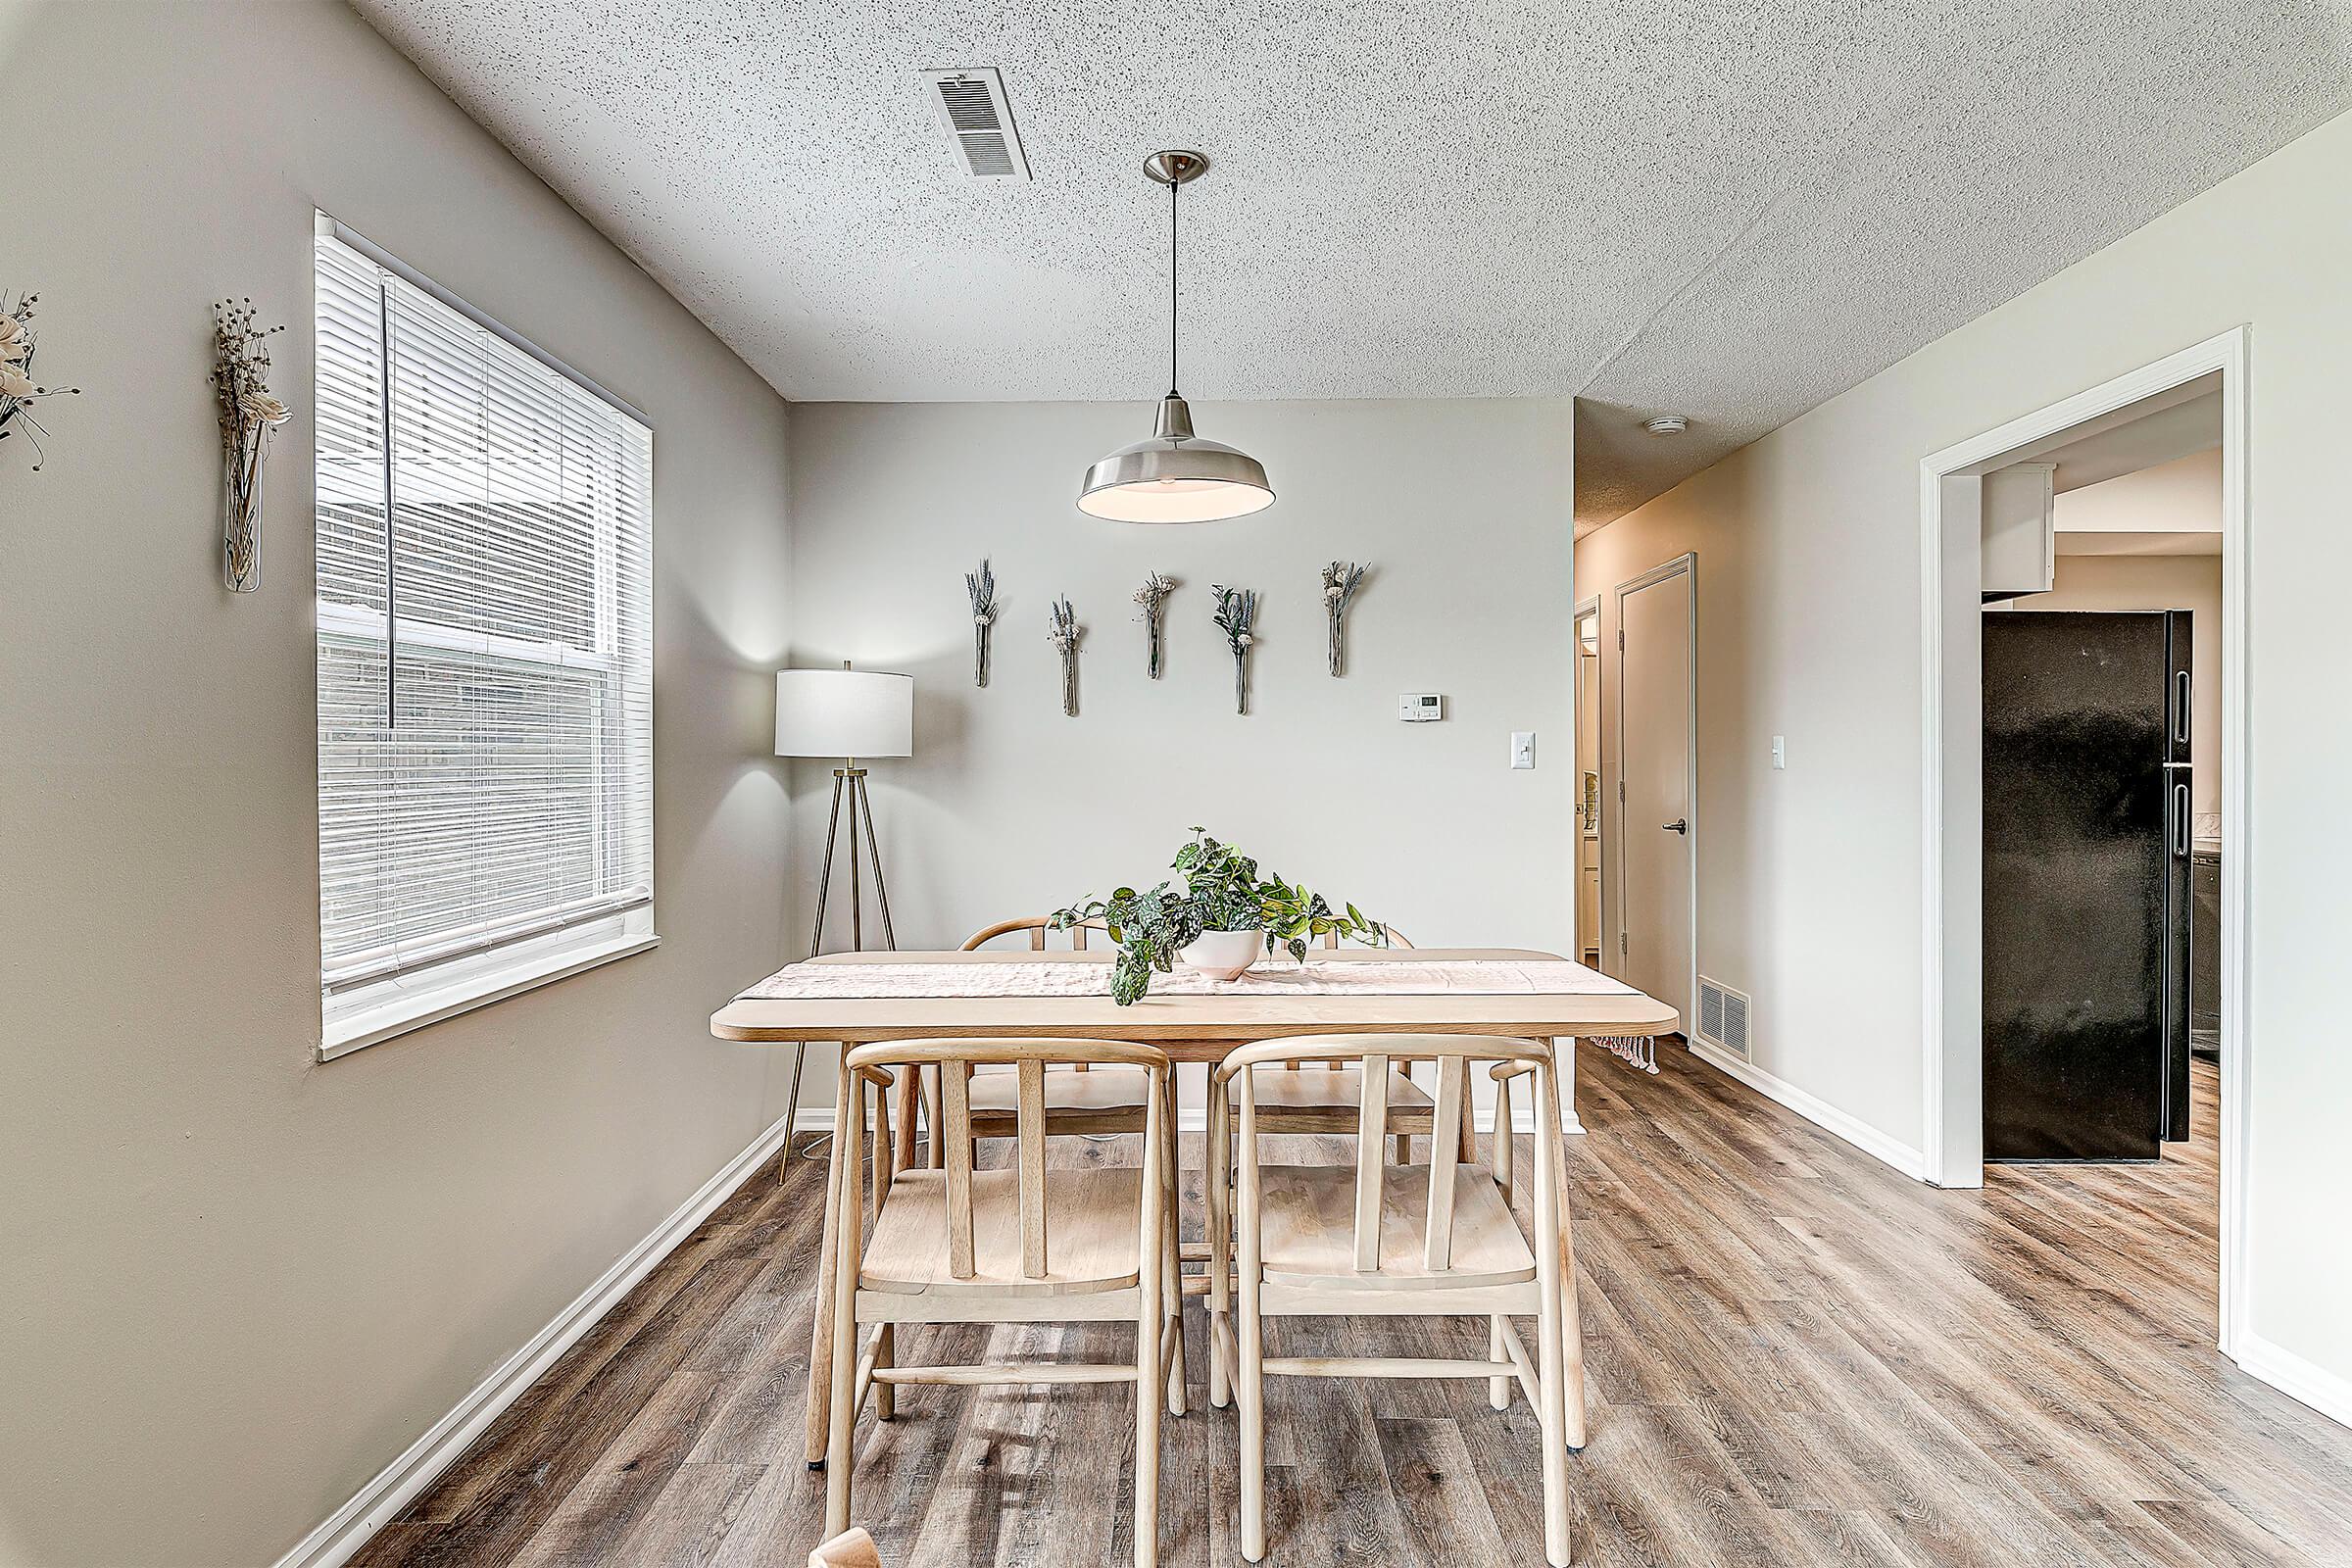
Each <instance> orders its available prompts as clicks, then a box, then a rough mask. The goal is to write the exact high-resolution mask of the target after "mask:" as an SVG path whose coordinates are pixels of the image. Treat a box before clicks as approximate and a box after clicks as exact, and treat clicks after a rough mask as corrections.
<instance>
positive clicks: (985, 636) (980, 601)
mask: <svg viewBox="0 0 2352 1568" xmlns="http://www.w3.org/2000/svg"><path fill="white" fill-rule="evenodd" d="M963 587H964V591H965V592H966V593H968V594H970V595H971V598H972V684H973V685H975V686H985V685H987V684H988V644H989V628H991V627H992V626H994V625H995V624H996V622H997V574H996V573H995V572H993V571H991V570H989V569H988V562H987V561H986V560H985V559H984V560H982V561H981V563H980V569H979V570H978V571H967V572H965V573H964V574H963Z"/></svg>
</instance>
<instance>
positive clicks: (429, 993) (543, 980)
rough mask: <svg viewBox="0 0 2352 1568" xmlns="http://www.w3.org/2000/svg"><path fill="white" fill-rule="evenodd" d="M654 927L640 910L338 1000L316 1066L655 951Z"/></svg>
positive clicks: (649, 911)
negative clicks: (426, 978)
mask: <svg viewBox="0 0 2352 1568" xmlns="http://www.w3.org/2000/svg"><path fill="white" fill-rule="evenodd" d="M653 920H654V911H653V907H652V906H651V905H650V904H649V905H641V906H639V907H636V908H633V909H627V910H624V911H622V912H620V913H618V914H615V915H613V916H610V917H608V918H606V919H602V920H599V921H597V922H596V923H595V924H594V925H593V926H589V927H586V928H579V927H573V928H568V929H565V930H563V931H557V932H551V933H549V935H548V936H546V937H543V938H540V939H539V940H537V941H534V942H522V943H513V944H509V945H506V946H503V947H499V948H494V949H492V950H490V951H489V952H488V953H485V954H483V955H481V956H478V957H477V958H474V959H472V960H458V961H455V962H452V963H450V964H447V965H443V966H441V967H438V968H435V969H432V970H428V971H425V973H427V974H429V975H431V976H433V977H434V978H433V979H432V980H430V981H424V982H420V981H419V980H418V979H417V978H416V977H415V976H408V977H403V978H396V979H392V980H386V981H383V982H382V983H380V984H379V985H374V986H369V987H367V988H365V989H362V990H358V991H353V992H350V993H348V994H347V995H346V996H344V997H338V998H337V999H336V1002H337V1004H338V1007H337V1011H336V1014H335V1016H333V1017H332V1018H328V1019H326V1020H325V1022H324V1023H323V1024H322V1025H321V1027H320V1029H319V1060H320V1061H332V1060H334V1059H335V1058H336V1057H337V1056H348V1055H350V1054H352V1053H353V1052H355V1051H360V1050H364V1049H365V1048H367V1047H368V1046H379V1045H382V1044H383V1043H384V1042H385V1041H387V1040H391V1039H395V1038H397V1037H398V1036H401V1035H405V1034H407V1033H409V1032H410V1031H412V1030H416V1029H422V1028H423V1027H424V1026H425V1025H427V1024H434V1023H439V1022H441V1020H443V1019H444V1018H454V1017H456V1016H457V1015H458V1014H459V1013H461V1012H470V1011H472V1010H473V1009H474V1008H476V1007H486V1006H488V1005H490V1004H492V1003H493V1002H504V1001H505V1000H506V999H507V998H509V997H512V996H516V995H519V994H520V993H522V992H525V991H532V990H536V989H537V988H538V987H540V986H544V985H552V984H554V983H555V982H556V981H558V980H562V979H564V978H566V977H567V976H570V975H575V974H578V973H580V972H581V971H582V970H585V969H593V968H595V967H596V966H597V965H598V964H603V963H611V962H613V960H614V959H615V958H625V957H628V956H630V955H632V954H637V953H643V952H645V951H646V950H647V949H648V948H656V947H660V946H661V945H662V939H661V938H660V937H658V936H656V935H655V934H654V926H653ZM371 996H373V997H378V998H380V999H381V1000H378V1001H376V1002H373V1003H372V1004H370V1003H369V1002H368V1001H367V1000H366V999H368V998H369V997H371ZM355 998H356V999H359V1001H358V1003H357V1005H353V1002H352V999H355Z"/></svg>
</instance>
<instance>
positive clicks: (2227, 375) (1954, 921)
mask: <svg viewBox="0 0 2352 1568" xmlns="http://www.w3.org/2000/svg"><path fill="white" fill-rule="evenodd" d="M2246 352H2247V328H2246V327H2244V326H2242V325H2240V326H2236V327H2232V328H2231V329H2229V331H2226V332H2222V333H2219V334H2217V335H2216V336H2213V337H2210V338H2207V339H2206V340H2205V341H2203V342H2202V343H2196V344H2192V345H2190V346H2189V347H2187V348H2184V349H2181V350H2180V351H2179V352H2178V353H2175V354H2170V355H2167V356H2166V357H2164V358H2163V359H2161V360H2158V361H2156V362H2154V363H2153V364H2150V365H2145V366H2142V367H2141V368H2138V369H2136V370H2132V371H2131V372H2129V373H2128V374H2124V375H2119V376H2117V377H2115V378H2114V379H2113V380H2110V381H2106V382H2103V383H2101V384H2099V385H2097V386H2094V387H2090V388H2088V389H2087V390H2084V391H2082V392H2078V393H2076V394H2075V395H2074V396H2072V397H2069V398H2064V399H2061V400H2060V401H2058V402H2056V403H2053V404H2050V405H2049V406H2047V407H2046V408H2042V409H2037V410H2035V411H2034V412H2033V413H2031V414H2026V415H2022V416H2020V417H2017V418H2014V419H2011V420H2010V421H2008V422H2007V423H2006V424H2002V425H1999V426H1997V427H1995V428H1993V429H1990V430H1987V431H1985V432H1984V433H1983V434H1981V435H1977V436H1972V437H1971V438H1969V439H1968V440H1966V441H1961V442H1958V443H1956V444H1954V445H1952V446H1948V447H1945V448H1944V449H1942V450H1941V451H1939V452H1935V453H1932V454H1930V455H1929V456H1927V457H1925V458H1923V459H1921V460H1920V465H1919V495H1920V612H1921V613H1920V637H1921V643H1920V654H1921V660H1920V666H1921V679H1922V699H1923V711H1924V715H1925V723H1924V725H1923V732H1924V733H1923V741H1924V755H1923V760H1924V764H1925V765H1924V768H1923V797H1922V807H1923V811H1922V819H1923V832H1922V839H1921V856H1922V858H1921V871H1922V889H1923V904H1922V911H1923V916H1924V918H1923V921H1922V930H1923V933H1924V940H1923V944H1922V949H1921V965H1922V967H1921V979H1922V986H1921V990H1922V996H1923V1007H1922V1019H1921V1023H1922V1027H1921V1042H1920V1049H1921V1058H1922V1071H1921V1075H1920V1081H1921V1086H1922V1091H1923V1103H1922V1120H1921V1132H1922V1138H1921V1152H1922V1155H1923V1160H1922V1164H1923V1167H1924V1169H1925V1171H1926V1174H1927V1179H1928V1180H1929V1181H1931V1182H1933V1183H1935V1184H1936V1186H1939V1187H1982V1186H1983V1185H1984V1184H1985V1157H1984V1156H1985V1142H1984V1140H1985V1070H1984V986H1985V956H1984V918H1985V908H1984V881H1983V876H1984V850H1985V836H1984V789H1983V768H1984V723H1985V693H1984V679H1983V676H1984V670H1983V663H1982V657H1983V656H1982V647H1983V642H1982V637H1983V618H1984V609H1983V602H1982V594H1983V588H1984V560H1983V555H1982V543H1981V540H1982V528H1981V525H1980V523H1979V521H1978V518H1979V515H1980V514H1979V512H1978V509H1977V506H1976V502H1977V499H1978V495H1979V485H1980V483H1981V480H1980V477H1979V476H1978V474H1976V473H1972V472H1970V471H1969V470H1970V469H1972V468H1982V467H1983V466H1985V465H1988V464H1989V463H1990V462H1991V460H1993V459H1995V458H1998V457H2000V456H2002V455H2003V454H2005V453H2007V452H2010V451H2012V450H2014V449H2015V448H2017V447H2020V446H2024V445H2025V444H2027V443H2028V442H2032V441H2037V440H2040V439H2042V438H2043V437H2045V436H2051V435H2055V434H2057V433H2058V432H2060V431H2062V430H2065V429H2067V428H2068V427H2070V426H2072V425H2076V424H2080V423H2082V421H2083V420H2085V419H2090V418H2095V417H2098V416H2100V415H2102V414H2108V413H2112V412H2113V411H2115V410H2117V409H2120V408H2122V407H2124V406H2125V405H2127V404H2131V403H2136V402H2138V401H2139V400H2140V399H2142V398H2146V397H2150V396H2153V395H2154V394H2156V393H2159V392H2163V391H2167V390H2169V389H2170V388H2173V387H2176V386H2180V385H2181V384H2183V383H2184V382H2188V381H2193V380H2196V379H2197V378H2198V377H2200V376H2205V375H2210V374H2213V373H2214V372H2216V371H2219V372H2220V374H2221V378H2222V626H2221V635H2222V643H2221V648H2222V706H2223V714H2222V744H2221V758H2220V762H2221V767H2222V991H2223V995H2222V1009H2221V1014H2222V1049H2221V1082H2222V1114H2221V1146H2222V1147H2221V1254H2222V1255H2221V1310H2220V1324H2221V1333H2220V1337H2219V1342H2218V1343H2219V1348H2220V1349H2221V1350H2222V1352H2223V1353H2224V1354H2226V1355H2229V1356H2232V1357H2234V1356H2236V1355H2237V1354H2238V1347H2239V1345H2240V1343H2241V1342H2242V1340H2243V1338H2244V1336H2245V1334H2246V1315H2245V1287H2246V1268H2245V1259H2246V1169H2247V1140H2248V1136H2249V1132H2250V1129H2251V1127H2252V1118H2251V1116H2250V1114H2249V1111H2250V1109H2251V1107H2250V1105H2249V1099H2250V1096H2249V1095H2248V1092H2247V1091H2248V1086H2249V1083H2250V1080H2251V1076H2252V1074H2251V1070H2250V1064H2249V1057H2250V1054H2251V1051H2252V1046H2253V1030H2252V1021H2253V1008H2252V995H2251V993H2252V989H2253V988H2252V986H2251V985H2250V983H2249V981H2250V978H2251V976H2252V973H2253V965H2252V953H2253V931H2252V926H2251V918H2250V916H2251V911H2252V908H2253V905H2252V900H2251V888H2252V871H2253V866H2252V854H2251V852H2252V848H2253V841H2252V835H2251V831H2250V822H2249V820H2248V815H2247V808H2248V802H2249V800H2250V799H2251V794H2250V791H2249V789H2248V786H2249V784H2250V783H2251V781H2252V779H2251V773H2250V759H2251V754H2252V750H2253V747H2252V733H2253V726H2252V722H2251V720H2252V705H2251V703H2250V702H2249V700H2248V698H2249V694H2250V692H2251V690H2252V680H2251V674H2252V670H2251V666H2250V662H2249V660H2248V657H2247V626H2246V609H2247V586H2248V585H2247V563H2248V561H2249V560H2250V559H2251V549H2250V545H2251V541H2250V540H2249V539H2248V537H2247V534H2248V531H2249V530H2248V523H2249V509H2248V507H2247V505H2246V498H2247V493H2248V492H2247V471H2246V453H2247V425H2246Z"/></svg>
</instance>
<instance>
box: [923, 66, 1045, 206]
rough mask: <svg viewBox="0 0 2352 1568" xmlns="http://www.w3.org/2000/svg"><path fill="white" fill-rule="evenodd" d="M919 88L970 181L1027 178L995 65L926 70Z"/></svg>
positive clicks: (1018, 141) (1001, 81)
mask: <svg viewBox="0 0 2352 1568" xmlns="http://www.w3.org/2000/svg"><path fill="white" fill-rule="evenodd" d="M923 87H924V90H925V91H926V92H928V93H929V94H930V98H931V107H932V108H933V109H935V110H937V111H938V112H939V119H940V123H942V124H943V125H945V126H946V127H947V131H948V140H949V141H951V142H953V143H954V144H955V147H956V159H957V160H958V161H959V162H960V163H961V164H962V165H963V170H964V172H965V173H967V174H970V175H971V176H972V177H973V178H975V179H1027V178H1028V177H1029V160H1028V159H1027V158H1025V157H1023V156H1022V154H1021V134H1020V132H1019V131H1017V130H1015V129H1013V126H1012V106H1011V105H1010V104H1008V103H1006V102H1005V78H1004V77H1003V76H1000V75H999V74H997V69H996V68H995V67H994V66H970V67H966V68H964V69H962V70H956V71H926V72H924V73H923Z"/></svg>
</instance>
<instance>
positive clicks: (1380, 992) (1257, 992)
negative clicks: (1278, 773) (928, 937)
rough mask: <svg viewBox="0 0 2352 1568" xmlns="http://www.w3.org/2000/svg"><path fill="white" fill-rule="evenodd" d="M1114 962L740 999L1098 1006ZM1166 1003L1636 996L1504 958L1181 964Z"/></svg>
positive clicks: (933, 968) (947, 968)
mask: <svg viewBox="0 0 2352 1568" xmlns="http://www.w3.org/2000/svg"><path fill="white" fill-rule="evenodd" d="M1109 991H1110V965H1109V964H1107V963H1052V962H1047V963H856V964H847V963H795V964H788V965H786V966H785V967H784V968H782V969H779V970H777V971H776V972H775V973H774V974H771V975H769V976H768V977H767V978H766V979H764V980H762V981H760V983H759V984H757V985H754V986H752V987H750V988H749V989H747V990H745V991H744V992H742V993H741V994H740V995H739V997H738V999H737V1000H739V1001H744V1002H819V1001H821V1002H842V1001H856V1000H859V999H884V998H891V999H896V998H909V997H1101V996H1107V995H1108V994H1109ZM1152 994H1153V995H1154V996H1163V997H1277V996H1291V997H1297V996H1392V997H1442V996H1455V995H1460V996H1490V997H1509V996H1602V997H1630V996H1637V995H1639V994H1640V993H1638V992H1636V991H1635V990H1634V988H1633V987H1632V986H1629V985H1625V984H1622V983H1620V982H1618V981H1615V980H1612V979H1610V978H1609V977H1608V976H1607V975H1605V974H1602V973H1600V972H1599V971H1598V970H1596V969H1588V968H1586V967H1585V966H1584V965H1583V964H1581V963H1568V962H1564V961H1552V962H1537V961H1530V960H1519V959H1505V958H1448V959H1429V960H1423V961H1418V962H1416V961H1414V960H1411V959H1404V958H1397V959H1388V958H1379V959H1360V958H1359V959H1349V960H1347V961H1342V962H1331V961H1326V960H1319V959H1315V958H1309V959H1307V960H1306V961H1305V962H1304V963H1293V962H1292V961H1290V960H1289V959H1288V958H1275V959H1261V960H1260V961H1259V963H1258V966H1257V967H1256V968H1254V969H1251V970H1250V972H1249V973H1247V974H1245V975H1243V976H1242V977H1241V978H1240V979H1239V980H1212V979H1210V978H1209V977H1208V976H1206V975H1204V974H1201V973H1198V972H1196V971H1194V970H1192V969H1188V968H1185V967H1184V966H1182V965H1181V964H1180V965H1178V966H1177V968H1176V970H1175V972H1174V973H1172V974H1155V975H1153V976H1152Z"/></svg>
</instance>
